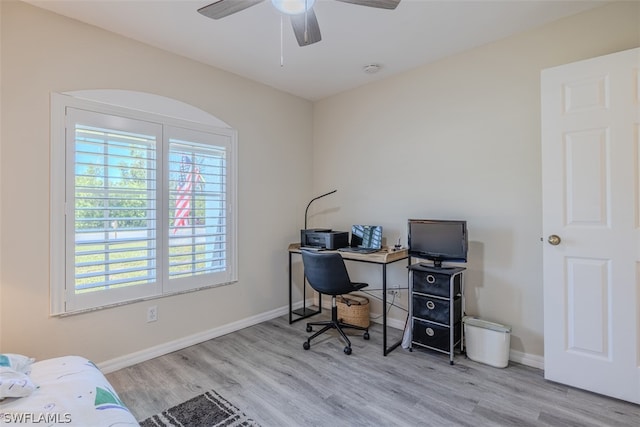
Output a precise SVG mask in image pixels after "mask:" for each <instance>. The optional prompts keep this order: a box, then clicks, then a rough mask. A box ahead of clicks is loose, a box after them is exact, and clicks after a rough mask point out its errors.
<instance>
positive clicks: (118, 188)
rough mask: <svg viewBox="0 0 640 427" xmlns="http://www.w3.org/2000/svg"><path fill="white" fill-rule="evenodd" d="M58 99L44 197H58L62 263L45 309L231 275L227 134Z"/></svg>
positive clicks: (119, 299) (134, 296) (57, 243)
mask: <svg viewBox="0 0 640 427" xmlns="http://www.w3.org/2000/svg"><path fill="white" fill-rule="evenodd" d="M63 101H64V102H63ZM60 103H61V104H64V105H62V106H58V107H59V108H56V110H58V109H59V110H60V111H61V112H64V116H65V117H64V119H63V120H64V123H65V125H64V133H63V132H62V131H60V132H58V133H59V134H61V135H62V134H64V140H65V142H64V143H59V142H58V143H57V144H55V145H54V146H53V147H52V199H58V198H59V197H62V198H64V201H63V202H62V203H58V202H57V201H56V200H53V201H52V211H53V212H52V265H56V264H55V263H56V262H57V261H58V260H59V259H60V258H62V259H63V262H64V265H65V267H64V272H60V273H59V274H56V272H57V271H58V270H57V269H56V268H52V313H53V314H64V313H72V312H77V311H83V310H88V309H95V308H100V307H104V306H109V305H113V304H121V303H125V302H129V301H136V300H140V299H145V298H152V297H155V296H162V295H168V294H171V293H176V292H184V291H189V290H195V289H199V288H203V287H209V286H215V285H220V284H225V283H231V282H233V281H235V280H236V276H237V273H236V271H237V269H236V265H235V264H236V263H235V253H236V248H235V239H236V231H235V215H236V213H235V210H234V203H232V202H233V200H235V175H234V173H235V171H234V166H235V159H234V157H235V136H234V135H235V134H234V133H233V132H231V131H228V130H226V129H217V128H211V127H210V126H204V125H197V124H193V123H188V125H187V126H183V125H181V126H176V124H177V123H180V121H179V120H171V119H167V118H166V117H162V116H155V115H150V114H148V113H140V112H134V111H129V110H125V109H122V108H120V107H111V108H106V109H105V108H104V107H103V106H100V105H92V103H91V102H88V101H81V102H80V101H76V102H74V101H73V98H70V99H67V98H65V97H63V98H62V99H61V100H60ZM75 104H80V105H81V106H82V108H78V106H77V105H75ZM52 120H53V118H52ZM54 130H55V129H54ZM54 133H56V132H54ZM61 150H63V151H64V153H61ZM60 169H64V171H65V173H64V183H62V184H61V185H56V180H57V179H58V178H57V174H56V173H55V171H56V170H60ZM60 187H62V188H63V189H64V191H60ZM57 225H60V226H62V227H63V228H64V233H59V232H56V228H57ZM58 248H59V249H61V250H62V252H63V253H64V256H63V257H60V256H59V255H57V252H56V250H57V249H58Z"/></svg>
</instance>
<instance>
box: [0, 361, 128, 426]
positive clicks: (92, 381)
mask: <svg viewBox="0 0 640 427" xmlns="http://www.w3.org/2000/svg"><path fill="white" fill-rule="evenodd" d="M3 356H4V357H3ZM2 397H5V398H4V399H3V400H0V424H18V425H21V426H24V425H33V426H36V425H37V426H43V425H45V426H83V427H84V426H92V427H93V426H95V427H99V426H137V425H138V422H137V421H136V419H135V417H134V416H133V415H132V414H131V412H129V410H128V409H127V407H126V406H125V405H124V404H123V403H122V401H121V400H120V398H119V397H118V395H117V393H116V392H115V390H114V389H113V387H112V386H111V384H109V381H107V379H106V378H105V376H104V375H103V374H102V372H100V370H99V369H98V367H97V366H96V365H94V364H93V363H92V362H91V361H89V360H88V359H85V358H84V357H80V356H64V357H58V358H53V359H46V360H42V361H38V362H35V363H33V359H28V358H25V357H24V356H19V355H2V354H0V398H2Z"/></svg>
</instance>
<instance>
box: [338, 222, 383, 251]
mask: <svg viewBox="0 0 640 427" xmlns="http://www.w3.org/2000/svg"><path fill="white" fill-rule="evenodd" d="M380 249H382V226H381V225H353V226H351V245H350V246H348V247H346V248H340V249H338V251H340V252H355V253H360V254H370V253H373V252H378V251H379V250H380Z"/></svg>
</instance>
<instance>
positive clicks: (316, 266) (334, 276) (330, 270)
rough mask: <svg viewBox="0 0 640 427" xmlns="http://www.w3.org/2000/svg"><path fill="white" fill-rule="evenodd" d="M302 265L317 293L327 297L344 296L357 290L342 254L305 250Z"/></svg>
mask: <svg viewBox="0 0 640 427" xmlns="http://www.w3.org/2000/svg"><path fill="white" fill-rule="evenodd" d="M302 263H303V264H304V275H305V276H306V277H307V280H308V281H309V284H310V285H311V287H312V288H313V289H315V290H316V291H318V292H320V293H323V294H326V295H342V294H348V293H349V292H353V291H355V290H356V288H355V287H354V286H353V285H352V284H351V280H350V279H349V273H347V267H346V266H345V265H344V260H343V259H342V256H341V255H340V254H337V253H321V252H310V251H305V250H303V251H302Z"/></svg>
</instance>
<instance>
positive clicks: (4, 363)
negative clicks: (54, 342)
mask: <svg viewBox="0 0 640 427" xmlns="http://www.w3.org/2000/svg"><path fill="white" fill-rule="evenodd" d="M34 361H35V359H34V358H32V357H27V356H23V355H21V354H13V353H3V354H2V353H0V368H3V367H4V368H11V369H13V370H14V371H18V372H22V373H23V374H27V373H29V371H30V369H29V368H30V367H31V364H32V363H33V362H34Z"/></svg>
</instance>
